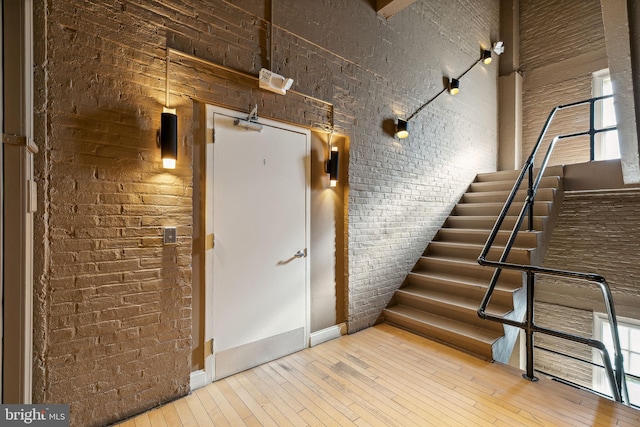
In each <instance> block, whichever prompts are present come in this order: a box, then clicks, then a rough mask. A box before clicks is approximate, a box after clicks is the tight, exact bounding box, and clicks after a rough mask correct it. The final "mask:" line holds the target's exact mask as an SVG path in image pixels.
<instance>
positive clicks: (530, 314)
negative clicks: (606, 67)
mask: <svg viewBox="0 0 640 427" xmlns="http://www.w3.org/2000/svg"><path fill="white" fill-rule="evenodd" d="M612 96H613V95H607V96H600V97H596V98H591V99H587V100H585V101H579V102H574V103H571V104H565V105H559V106H557V107H555V108H553V109H552V110H551V112H550V113H549V116H548V118H547V120H546V122H545V124H544V127H543V128H542V131H541V132H540V136H539V137H538V140H537V142H536V144H535V146H534V147H533V150H532V151H531V155H530V156H529V158H528V159H527V161H526V162H525V164H524V166H523V167H522V170H521V172H520V174H519V175H518V178H517V179H516V182H515V184H514V186H513V188H512V190H511V193H509V196H508V197H507V200H506V202H505V204H504V206H503V207H502V210H501V211H500V214H499V216H498V219H497V220H496V223H495V225H494V226H493V228H492V229H491V233H490V234H489V237H488V238H487V241H486V243H485V245H484V247H483V249H482V252H481V254H480V256H479V257H478V263H479V264H480V265H483V266H488V267H495V271H494V273H493V276H492V277H491V282H490V283H489V287H488V289H487V291H486V293H485V295H484V297H483V299H482V303H481V304H480V307H479V308H478V316H480V317H481V318H483V319H486V320H491V321H495V322H499V323H502V324H505V325H510V326H514V327H518V328H521V329H524V330H525V333H526V350H527V370H526V373H525V374H523V377H525V378H526V379H529V380H531V381H536V380H537V378H536V377H535V375H534V368H533V348H534V345H533V338H534V333H543V334H546V335H551V336H555V337H557V338H562V339H566V340H569V341H574V342H578V343H582V344H586V345H588V346H590V347H593V348H596V349H598V351H599V352H600V354H601V356H602V360H603V364H604V367H605V370H606V372H607V377H608V379H609V384H610V385H611V390H612V395H613V397H614V399H615V400H616V401H618V402H624V403H626V404H629V395H628V391H627V385H626V378H625V374H624V367H623V356H622V351H621V348H620V337H619V335H618V324H617V319H616V314H615V307H614V305H613V297H612V295H611V289H610V287H609V285H608V283H607V281H606V280H605V278H604V277H602V276H600V275H598V274H592V273H581V272H575V271H567V270H559V269H552V268H543V267H538V266H534V265H521V264H514V263H508V262H507V258H508V256H509V253H510V251H511V248H512V247H513V245H514V243H515V240H516V237H517V235H518V232H519V231H520V228H521V227H522V223H523V221H524V218H525V216H526V215H527V214H528V229H529V231H532V230H533V205H534V201H535V196H536V192H537V190H538V187H539V185H540V181H541V180H542V177H543V175H544V172H545V169H546V167H547V164H548V162H549V159H550V157H551V153H552V152H553V148H554V147H555V145H556V143H557V142H558V141H559V140H561V139H566V138H573V137H577V136H583V135H589V136H590V139H591V144H590V145H591V147H590V149H591V154H590V157H591V159H592V160H593V153H594V146H595V144H594V138H595V135H596V134H598V133H600V132H608V131H611V130H615V129H616V127H610V128H605V129H595V113H594V104H595V102H597V101H600V100H603V99H607V98H611V97H612ZM584 104H589V108H590V125H589V130H588V131H586V132H579V133H572V134H567V135H558V136H556V137H554V138H553V139H552V140H551V142H550V143H549V146H548V147H547V151H546V153H545V155H544V158H543V161H542V164H541V166H540V168H539V171H538V175H537V176H536V177H535V178H534V163H535V158H536V155H537V153H538V151H539V149H540V146H541V144H542V141H543V139H544V138H545V136H546V134H547V131H548V130H549V126H550V124H551V122H552V120H553V118H554V116H555V114H556V113H557V112H558V111H560V110H563V109H566V108H572V107H576V106H579V105H584ZM525 177H528V188H527V196H526V198H525V201H524V203H523V206H522V209H521V210H520V214H519V215H518V218H517V220H516V222H515V225H514V227H513V229H512V231H511V234H510V236H509V239H508V240H507V243H506V245H505V247H504V250H503V251H502V254H501V255H500V258H499V260H498V261H491V260H487V259H486V257H487V254H488V253H489V251H490V250H491V247H492V246H493V243H494V241H495V238H496V236H497V235H498V231H499V230H500V228H501V227H502V224H503V222H504V220H505V218H506V216H507V212H508V211H509V209H510V208H511V205H512V203H513V201H514V199H515V197H516V193H517V192H518V191H519V189H520V187H521V186H522V183H523V181H524V179H525ZM502 269H511V270H519V271H523V272H526V275H527V308H526V316H525V317H526V319H525V321H524V322H518V321H515V320H510V319H506V318H503V317H501V316H495V315H492V314H489V313H487V312H486V309H487V306H488V305H489V302H490V301H491V297H492V295H493V291H494V289H495V287H496V284H497V283H498V279H499V278H500V273H501V272H502ZM536 274H546V275H552V276H561V277H570V278H573V279H580V280H584V281H587V283H589V284H595V285H597V286H598V287H599V288H600V290H601V291H602V295H603V299H604V302H605V306H606V309H607V316H608V317H609V325H610V327H611V336H612V339H613V343H614V353H615V354H614V357H615V373H614V369H613V367H612V365H611V359H610V357H609V353H608V352H607V349H606V347H605V345H604V344H603V343H602V342H601V341H598V340H595V339H592V338H586V337H582V336H578V335H572V334H568V333H565V332H562V331H557V330H554V329H550V328H544V327H540V326H538V325H536V324H535V322H534V288H535V278H536Z"/></svg>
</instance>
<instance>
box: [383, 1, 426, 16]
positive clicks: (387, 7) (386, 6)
mask: <svg viewBox="0 0 640 427" xmlns="http://www.w3.org/2000/svg"><path fill="white" fill-rule="evenodd" d="M415 1H416V0H377V2H376V12H377V13H378V15H380V16H382V17H383V18H385V19H389V18H391V17H392V16H393V15H395V14H396V13H398V12H400V11H401V10H402V9H405V8H406V7H407V6H410V5H412V4H413V3H415Z"/></svg>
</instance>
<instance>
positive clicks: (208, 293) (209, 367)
mask: <svg viewBox="0 0 640 427" xmlns="http://www.w3.org/2000/svg"><path fill="white" fill-rule="evenodd" d="M214 114H223V115H226V116H230V117H235V118H239V119H245V118H246V117H247V114H246V113H242V112H237V111H233V110H229V109H226V108H222V107H216V106H213V105H207V106H206V137H205V142H206V144H205V145H206V148H205V151H206V153H205V176H206V177H207V178H206V179H205V180H204V181H205V182H204V185H205V189H204V194H205V201H204V205H205V206H206V208H205V211H206V220H205V230H204V235H205V236H213V232H214V230H213V218H212V212H213V186H212V185H211V182H210V180H211V177H213V128H214V126H213V116H214ZM259 123H260V124H262V125H265V126H272V127H276V128H279V129H283V130H288V131H292V132H297V133H304V134H305V135H306V138H307V157H309V156H310V152H311V148H310V147H311V132H310V131H309V130H308V129H305V128H301V127H297V126H293V125H289V124H285V123H281V122H277V121H274V120H268V119H259ZM309 169H310V168H307V172H306V180H307V183H306V185H307V192H306V209H305V210H306V212H305V215H306V236H305V239H306V241H307V248H308V247H309V244H308V243H309V242H310V239H311V235H310V230H311V227H310V218H311V213H310V206H311V191H310V186H311V184H310V180H311V177H310V170H309ZM209 246H210V245H209V244H207V249H206V251H205V256H204V260H205V310H204V311H205V312H204V316H205V360H204V363H205V369H204V372H201V371H198V372H194V373H193V374H192V379H193V383H192V389H194V387H197V386H201V385H203V384H209V383H211V382H213V380H214V372H215V358H214V355H213V351H212V350H213V345H214V344H213V339H214V337H213V313H212V307H213V280H212V277H213V250H215V249H213V248H210V247H209ZM309 259H310V258H309V256H307V257H306V258H305V259H304V262H305V263H306V269H305V271H306V277H305V295H306V297H305V313H306V319H305V330H304V342H305V343H308V342H309V331H310V328H311V316H310V307H311V300H310V295H311V291H310V268H309ZM306 345H308V344H306ZM203 375H204V381H203Z"/></svg>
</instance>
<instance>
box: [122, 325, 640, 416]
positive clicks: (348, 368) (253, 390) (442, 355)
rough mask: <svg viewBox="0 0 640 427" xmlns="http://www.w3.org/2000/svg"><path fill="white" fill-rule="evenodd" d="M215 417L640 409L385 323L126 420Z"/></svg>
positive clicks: (627, 412) (524, 413)
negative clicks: (526, 375)
mask: <svg viewBox="0 0 640 427" xmlns="http://www.w3.org/2000/svg"><path fill="white" fill-rule="evenodd" d="M214 425H215V426H243V425H247V426H260V425H263V426H304V425H311V426H321V425H327V426H350V425H356V426H369V425H371V426H402V427H404V426H430V425H433V426H509V427H513V426H640V411H635V410H633V409H629V408H627V407H625V406H623V405H619V404H616V403H614V402H611V401H609V400H606V399H602V398H599V397H597V396H595V395H593V394H591V393H587V392H584V391H580V390H576V389H573V388H571V387H568V386H565V385H562V384H558V383H555V382H553V381H550V380H545V379H541V380H540V381H539V382H537V383H532V382H529V381H527V380H525V379H523V378H522V377H521V373H520V371H518V370H516V369H513V368H511V367H508V366H504V365H501V364H494V363H488V362H485V361H482V360H480V359H477V358H475V357H473V356H470V355H467V354H465V353H462V352H459V351H457V350H454V349H451V348H449V347H446V346H444V345H441V344H438V343H435V342H433V341H430V340H427V339H424V338H421V337H419V336H416V335H413V334H410V333H408V332H405V331H403V330H401V329H397V328H394V327H392V326H389V325H385V324H382V325H378V326H375V327H372V328H369V329H366V330H363V331H361V332H358V333H356V334H353V335H347V336H343V337H341V338H338V339H335V340H333V341H329V342H327V343H324V344H321V345H319V346H316V347H313V348H311V349H307V350H303V351H300V352H298V353H295V354H292V355H290V356H287V357H285V358H282V359H279V360H276V361H274V362H271V363H268V364H265V365H262V366H259V367H257V368H254V369H251V370H248V371H245V372H242V373H239V374H236V375H234V376H232V377H229V378H226V379H223V380H220V381H217V382H215V383H213V384H210V385H209V386H207V387H204V388H201V389H199V390H196V391H195V392H193V393H192V394H191V395H189V396H187V397H184V398H182V399H179V400H176V401H174V402H171V403H169V404H167V405H164V406H162V407H160V408H157V409H154V410H151V411H149V412H146V413H144V414H142V415H139V416H137V417H135V418H132V419H130V420H127V421H125V422H123V423H121V424H119V426H121V427H141V426H153V427H163V426H167V427H177V426H214Z"/></svg>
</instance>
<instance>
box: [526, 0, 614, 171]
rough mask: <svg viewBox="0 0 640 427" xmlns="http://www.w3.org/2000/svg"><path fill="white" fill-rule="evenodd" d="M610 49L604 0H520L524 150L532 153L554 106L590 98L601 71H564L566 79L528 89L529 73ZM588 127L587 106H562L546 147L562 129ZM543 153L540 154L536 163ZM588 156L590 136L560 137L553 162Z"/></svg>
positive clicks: (565, 130)
mask: <svg viewBox="0 0 640 427" xmlns="http://www.w3.org/2000/svg"><path fill="white" fill-rule="evenodd" d="M599 49H601V50H604V49H605V42H604V26H603V22H602V10H601V7H600V1H599V0H569V1H560V0H522V1H520V71H522V72H523V75H524V86H525V91H524V93H523V96H522V103H523V113H522V115H523V123H522V129H523V144H522V145H523V150H522V158H523V160H526V159H527V158H528V157H529V155H530V154H531V150H532V149H533V146H534V144H535V143H536V141H537V139H538V136H539V135H540V132H541V131H542V128H543V126H544V123H545V121H546V120H547V117H548V115H549V113H550V112H551V110H552V109H553V108H554V107H556V106H558V105H564V104H569V103H572V102H576V101H582V100H585V99H589V98H591V96H592V91H591V78H592V77H591V73H593V72H595V71H599V70H598V69H590V70H588V71H587V73H586V74H585V73H584V71H575V70H565V74H564V76H565V77H564V78H563V81H561V82H559V83H553V84H547V85H544V86H541V87H533V88H529V89H527V82H528V79H527V76H528V75H529V74H530V73H531V72H533V71H536V70H539V69H542V68H543V67H545V66H549V65H552V64H558V63H561V62H562V61H566V60H569V59H572V58H575V57H578V56H580V55H582V54H587V53H592V52H594V51H597V50H599ZM588 129H589V113H588V108H587V111H586V113H585V110H584V109H583V108H576V109H571V110H563V111H561V112H560V113H558V115H557V117H556V118H554V121H553V124H552V126H551V127H550V129H549V131H548V133H547V135H548V136H547V138H546V139H545V141H544V143H543V145H542V148H543V150H546V147H547V145H548V142H549V141H550V140H551V139H552V138H553V137H555V136H556V135H558V134H567V133H572V132H582V131H586V130H588ZM543 156H544V152H541V153H540V154H539V155H538V156H537V159H536V161H537V164H539V163H540V162H541V161H542V158H543ZM588 160H589V139H588V138H576V139H568V140H563V141H561V142H560V143H559V144H558V145H557V146H556V148H555V150H554V155H553V156H552V159H551V161H550V164H554V165H558V164H569V163H580V162H585V161H588Z"/></svg>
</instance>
